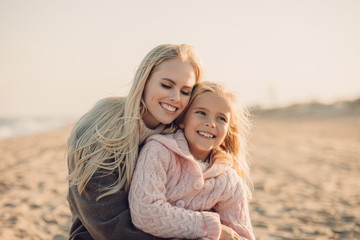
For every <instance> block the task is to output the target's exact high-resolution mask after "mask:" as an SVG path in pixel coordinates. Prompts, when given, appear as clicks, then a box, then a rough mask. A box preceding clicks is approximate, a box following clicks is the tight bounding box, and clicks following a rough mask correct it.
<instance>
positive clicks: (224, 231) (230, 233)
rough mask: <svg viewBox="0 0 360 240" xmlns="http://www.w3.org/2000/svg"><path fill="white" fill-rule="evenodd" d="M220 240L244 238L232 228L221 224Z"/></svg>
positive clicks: (239, 239) (240, 239)
mask: <svg viewBox="0 0 360 240" xmlns="http://www.w3.org/2000/svg"><path fill="white" fill-rule="evenodd" d="M220 240H242V238H241V237H240V236H239V234H237V232H235V231H234V230H233V229H232V228H230V227H228V226H225V225H223V224H221V235H220Z"/></svg>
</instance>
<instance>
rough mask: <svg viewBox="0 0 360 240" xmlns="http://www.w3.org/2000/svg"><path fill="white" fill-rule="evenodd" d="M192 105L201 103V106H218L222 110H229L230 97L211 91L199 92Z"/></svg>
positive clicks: (210, 107) (212, 107)
mask: <svg viewBox="0 0 360 240" xmlns="http://www.w3.org/2000/svg"><path fill="white" fill-rule="evenodd" d="M192 105H193V106H194V107H196V106H199V105H201V107H204V108H209V109H214V108H218V109H221V111H222V112H231V101H230V98H229V97H227V96H225V95H221V94H217V93H213V92H205V93H203V94H199V95H198V96H197V97H196V98H195V99H194V101H193V103H192Z"/></svg>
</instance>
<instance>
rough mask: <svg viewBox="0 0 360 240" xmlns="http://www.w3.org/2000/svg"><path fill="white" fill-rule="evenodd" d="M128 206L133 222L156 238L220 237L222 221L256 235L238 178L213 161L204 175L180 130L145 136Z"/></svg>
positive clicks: (248, 235)
mask: <svg viewBox="0 0 360 240" xmlns="http://www.w3.org/2000/svg"><path fill="white" fill-rule="evenodd" d="M129 204H130V212H131V218H132V221H133V223H134V225H135V226H136V227H138V228H139V229H142V230H143V231H144V232H147V233H150V234H152V235H154V236H158V237H164V238H173V237H177V238H186V239H199V238H202V239H219V237H220V233H221V226H220V224H221V222H222V223H223V224H225V225H227V226H229V227H231V228H233V229H234V230H235V231H236V232H237V233H238V234H239V235H240V236H242V237H243V238H246V239H255V237H254V234H253V229H252V226H251V222H250V217H249V209H248V203H247V198H246V191H245V188H244V182H243V181H242V179H241V178H240V177H239V176H238V175H237V173H236V172H235V171H234V170H233V169H232V168H231V166H230V165H227V164H217V163H215V164H213V165H212V166H211V167H210V168H208V169H207V170H206V171H205V172H204V173H202V171H201V169H200V166H199V165H198V164H197V163H196V162H195V160H194V158H193V157H192V156H191V154H190V152H189V149H188V145H187V141H186V139H185V137H184V135H183V132H182V131H177V132H176V133H175V134H171V135H153V136H151V137H149V138H148V139H147V141H146V143H145V145H144V147H143V149H142V151H141V152H140V155H139V159H138V162H137V165H136V169H135V172H134V176H133V179H132V183H131V188H130V192H129ZM212 210H215V212H213V211H212Z"/></svg>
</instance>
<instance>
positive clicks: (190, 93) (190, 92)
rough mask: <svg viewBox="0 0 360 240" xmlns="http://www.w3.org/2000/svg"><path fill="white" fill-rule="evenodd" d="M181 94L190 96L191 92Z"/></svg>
mask: <svg viewBox="0 0 360 240" xmlns="http://www.w3.org/2000/svg"><path fill="white" fill-rule="evenodd" d="M181 93H182V94H183V95H185V96H190V94H191V92H188V91H181Z"/></svg>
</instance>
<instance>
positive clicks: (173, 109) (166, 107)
mask: <svg viewBox="0 0 360 240" xmlns="http://www.w3.org/2000/svg"><path fill="white" fill-rule="evenodd" d="M161 106H162V107H163V108H165V109H166V110H168V111H171V112H175V110H176V107H172V106H169V105H167V104H163V103H162V104H161Z"/></svg>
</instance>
